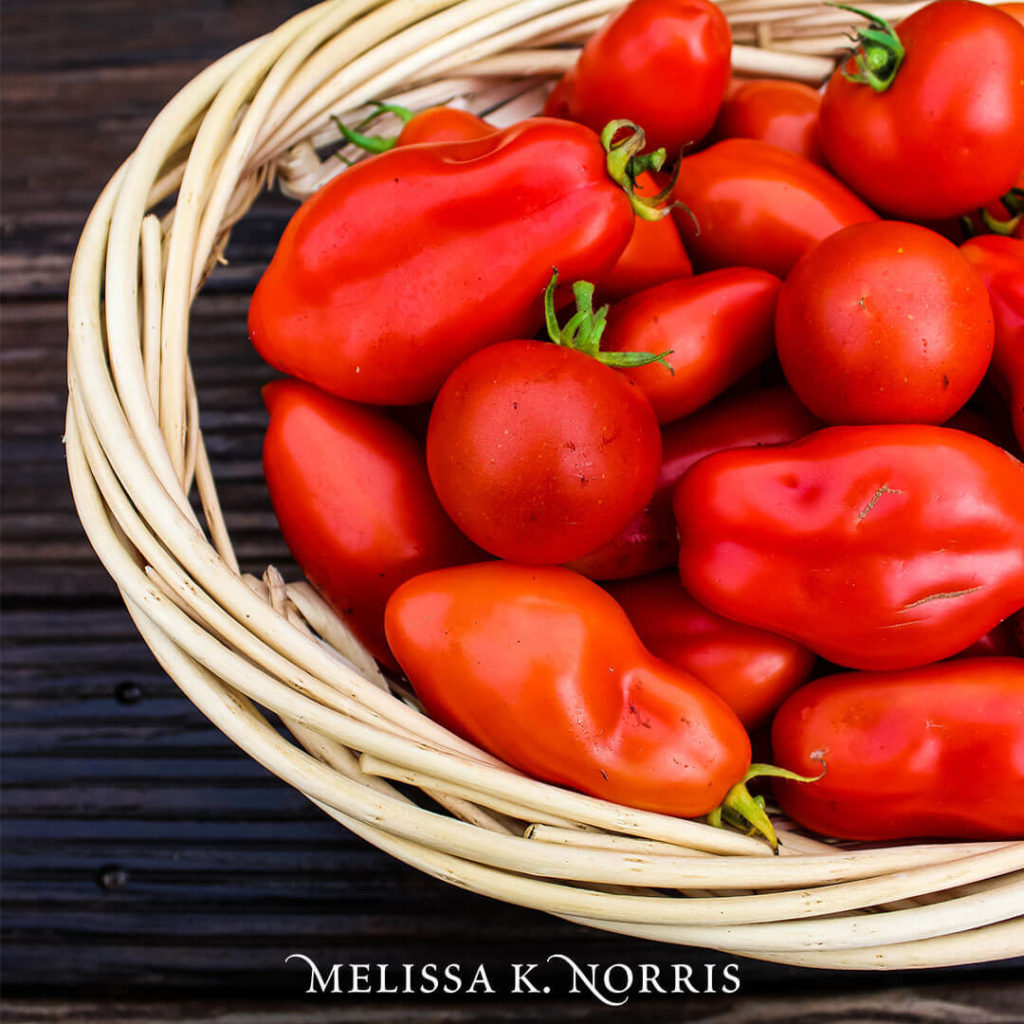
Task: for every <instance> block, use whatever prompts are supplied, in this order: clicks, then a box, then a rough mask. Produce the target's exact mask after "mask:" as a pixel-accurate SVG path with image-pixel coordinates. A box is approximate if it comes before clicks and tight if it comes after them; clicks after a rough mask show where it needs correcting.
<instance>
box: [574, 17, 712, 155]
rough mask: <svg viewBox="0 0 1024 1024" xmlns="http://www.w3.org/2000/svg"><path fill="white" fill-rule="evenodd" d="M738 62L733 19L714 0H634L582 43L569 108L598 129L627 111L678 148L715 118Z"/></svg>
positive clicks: (650, 133) (654, 141)
mask: <svg viewBox="0 0 1024 1024" xmlns="http://www.w3.org/2000/svg"><path fill="white" fill-rule="evenodd" d="M731 65H732V35H731V33H730V31H729V23H728V21H726V19H725V16H724V15H723V14H722V12H721V11H720V10H719V9H718V8H717V7H716V6H715V5H714V4H713V3H711V2H710V0H633V2H632V3H631V4H630V5H629V6H628V7H626V8H625V9H624V10H622V11H621V12H620V13H619V14H617V15H616V16H615V17H614V18H612V19H611V20H610V21H609V22H607V23H606V24H605V26H604V27H603V28H602V29H601V30H600V31H598V32H597V34H596V35H594V36H592V37H591V38H590V40H589V41H588V42H587V45H586V46H584V47H583V52H582V53H581V54H580V59H579V61H578V63H577V64H576V71H575V82H574V84H573V85H572V89H571V91H570V92H569V96H568V99H567V103H566V108H567V111H568V115H569V117H570V118H571V119H572V120H573V121H581V122H582V123H583V124H586V125H590V127H591V128H593V129H594V130H595V131H600V130H601V129H602V128H603V127H604V126H605V124H607V123H608V122H609V121H612V120H616V119H618V118H628V119H629V120H631V121H635V122H636V123H637V124H639V125H640V126H641V127H642V128H643V129H644V131H645V132H646V134H647V141H648V143H649V144H650V145H651V146H654V147H658V146H664V147H665V148H666V149H667V150H668V151H669V153H670V154H671V153H679V152H681V150H682V149H683V147H684V146H686V145H689V144H691V143H694V142H698V141H699V140H700V139H702V138H703V137H704V136H705V135H706V134H707V132H708V129H710V128H711V126H712V124H714V122H715V116H716V115H717V114H718V108H719V106H721V103H722V97H723V96H724V95H725V89H726V86H727V85H728V84H729V72H730V69H731Z"/></svg>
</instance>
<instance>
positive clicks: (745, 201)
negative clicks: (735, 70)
mask: <svg viewBox="0 0 1024 1024" xmlns="http://www.w3.org/2000/svg"><path fill="white" fill-rule="evenodd" d="M672 194H673V198H674V199H676V200H678V201H679V202H682V203H683V204H685V206H686V207H687V208H688V210H689V211H692V213H693V217H694V218H696V221H697V223H696V225H695V224H694V221H693V218H691V217H690V214H689V213H688V212H687V210H680V209H676V210H674V211H673V216H674V217H675V219H676V225H677V226H678V228H679V233H680V234H681V235H682V236H683V244H684V245H685V246H686V251H687V252H688V253H689V254H690V258H691V259H692V260H693V264H694V266H695V267H696V268H697V269H698V270H712V269H714V268H716V267H760V268H761V269H762V270H767V271H768V272H769V273H772V274H775V275H776V277H785V276H786V275H787V274H788V273H789V271H790V268H791V267H792V266H793V264H794V263H796V261H797V260H798V259H799V258H800V257H801V256H803V254H804V253H805V252H807V250H808V249H809V248H810V247H811V246H812V245H814V244H815V243H816V242H820V241H821V240H822V239H823V238H826V237H828V236H829V235H831V234H832V233H833V232H835V231H838V230H839V229H840V228H845V227H846V226H847V225H849V224H859V223H861V222H862V221H867V220H877V219H878V217H877V215H876V214H875V213H873V212H872V211H871V210H870V209H869V208H868V207H867V206H865V205H864V203H863V202H861V200H860V199H858V198H857V197H856V196H855V195H854V194H853V193H852V192H851V191H850V190H849V189H848V188H847V187H846V186H845V185H843V184H842V183H841V182H839V181H837V180H836V179H835V178H834V177H832V175H831V174H829V173H828V171H826V170H825V169H824V168H822V167H819V166H818V165H817V164H813V163H811V161H810V160H805V159H804V158H803V157H800V156H797V155H796V154H795V153H790V152H788V151H787V150H784V149H779V148H778V146H770V145H768V143H766V142H759V141H757V140H755V139H726V140H725V141H724V142H718V143H716V144H715V145H714V146H710V147H709V148H708V149H705V150H704V151H703V152H701V153H695V154H694V155H693V156H688V157H686V158H685V159H684V160H683V161H682V163H681V164H680V167H679V177H678V178H677V180H676V185H675V188H674V189H673V193H672Z"/></svg>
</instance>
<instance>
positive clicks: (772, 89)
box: [711, 78, 825, 164]
mask: <svg viewBox="0 0 1024 1024" xmlns="http://www.w3.org/2000/svg"><path fill="white" fill-rule="evenodd" d="M820 107H821V94H820V93H819V92H818V91H817V90H816V89H812V88H811V87H810V86H809V85H804V84H803V82H786V81H783V80H782V79H779V78H757V79H753V80H750V81H746V82H740V83H739V84H738V85H737V87H736V88H735V89H734V90H733V91H732V92H730V93H729V94H728V95H727V96H726V97H725V100H724V101H723V102H722V108H721V110H719V112H718V119H717V120H716V121H715V127H714V129H713V130H712V132H711V138H712V139H713V140H714V141H715V142H718V141H720V140H721V139H760V141H761V142H767V143H770V144H771V145H773V146H778V147H779V148H780V149H788V150H789V151H790V152H791V153H796V154H797V155H799V156H802V157H804V159H806V160H810V161H812V162H813V163H816V164H821V163H824V162H825V158H824V156H823V155H822V152H821V144H820V143H819V142H818V110H819V108H820Z"/></svg>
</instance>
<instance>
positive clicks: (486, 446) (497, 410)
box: [427, 340, 668, 563]
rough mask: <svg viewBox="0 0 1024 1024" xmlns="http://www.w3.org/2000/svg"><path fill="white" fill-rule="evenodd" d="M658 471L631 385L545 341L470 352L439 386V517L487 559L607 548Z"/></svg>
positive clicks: (430, 461)
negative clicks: (441, 510) (445, 513)
mask: <svg viewBox="0 0 1024 1024" xmlns="http://www.w3.org/2000/svg"><path fill="white" fill-rule="evenodd" d="M664 372H666V373H667V372H668V371H667V370H666V371H664ZM660 464H661V437H660V435H659V433H658V421H657V419H656V418H655V415H654V411H653V410H652V409H651V404H650V402H648V401H647V399H646V397H645V396H644V394H643V392H642V391H641V390H640V388H639V387H637V386H636V385H635V384H634V383H633V382H632V381H630V380H629V379H628V378H626V377H624V376H623V375H622V374H621V373H619V372H618V371H617V370H613V369H611V368H610V367H608V366H603V365H602V364H601V363H599V362H597V360H596V359H594V358H592V357H591V356H589V355H585V354H584V353H582V352H578V351H574V350H573V349H571V348H563V347H561V346H559V345H553V344H550V343H548V342H540V341H525V340H524V341H508V342H502V343H501V344H498V345H490V346H488V347H487V348H485V349H483V350H482V351H481V352H477V353H476V354H475V355H473V356H470V357H469V359H467V360H466V361H465V362H464V363H462V364H461V365H460V366H459V367H457V368H456V370H455V372H454V373H453V374H452V375H451V377H449V378H448V380H447V381H446V382H445V385H444V387H443V388H441V391H440V394H438V396H437V401H436V402H435V403H434V409H433V412H432V413H431V416H430V427H429V430H428V432H427V465H428V467H429V469H430V479H431V480H432V481H433V484H434V488H435V490H436V491H437V494H438V497H439V498H440V499H441V504H442V505H444V507H445V509H446V510H447V511H448V514H449V515H450V516H451V517H452V518H453V519H454V520H455V522H456V523H457V524H458V525H459V527H460V528H461V529H462V530H463V531H464V532H465V533H466V535H467V536H469V537H470V538H471V539H472V540H473V541H475V542H476V543H477V544H479V545H480V546H481V547H482V548H483V549H484V550H485V551H489V552H490V553H491V554H494V555H497V556H498V557H499V558H508V559H511V560H514V561H520V562H531V563H559V562H567V561H570V560H571V559H573V558H578V557H579V556H580V555H585V554H586V553H587V552H589V551H593V550H594V548H596V547H599V546H600V545H601V544H604V543H605V541H607V540H610V539H611V538H612V537H613V536H614V535H615V534H616V533H617V532H618V531H619V530H621V529H622V527H623V526H625V524H626V523H628V522H629V520H630V519H631V518H632V517H633V516H634V515H636V513H637V512H638V511H639V510H640V509H641V508H643V506H644V505H645V504H646V503H647V501H648V500H650V497H651V495H652V493H653V492H654V484H655V481H656V480H657V476H658V467H659V465H660Z"/></svg>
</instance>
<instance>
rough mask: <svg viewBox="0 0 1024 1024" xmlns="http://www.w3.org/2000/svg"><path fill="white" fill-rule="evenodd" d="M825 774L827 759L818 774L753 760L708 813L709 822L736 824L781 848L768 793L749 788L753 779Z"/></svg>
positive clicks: (804, 778) (808, 778) (809, 778)
mask: <svg viewBox="0 0 1024 1024" xmlns="http://www.w3.org/2000/svg"><path fill="white" fill-rule="evenodd" d="M824 774H825V762H824V761H822V763H821V772H820V773H819V774H818V775H797V774H796V772H791V771H790V770H789V769H788V768H778V767H776V766H775V765H773V764H752V765H751V766H750V767H749V768H748V769H747V773H746V775H744V776H743V778H742V779H740V781H739V782H737V783H736V785H735V786H733V787H732V789H730V790H729V792H728V793H726V794H725V799H724V800H723V801H722V802H721V804H719V805H718V807H716V808H715V809H714V810H713V811H712V812H711V813H710V814H709V815H708V816H707V822H708V824H709V825H714V826H716V827H717V828H722V827H723V826H724V825H732V826H733V827H734V828H738V829H740V830H742V831H745V832H746V833H747V835H758V834H760V835H762V836H764V837H765V839H767V840H768V842H769V843H770V844H771V848H772V852H773V853H776V854H777V853H778V852H779V837H778V836H777V835H776V834H775V828H774V826H773V825H772V821H771V818H769V817H768V814H767V812H766V811H765V809H764V797H762V796H754V795H753V794H751V792H750V790H749V789H747V783H748V782H750V781H751V779H758V778H765V777H769V776H770V777H773V778H776V779H790V780H791V781H793V782H817V781H818V779H820V778H822V777H823V776H824Z"/></svg>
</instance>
